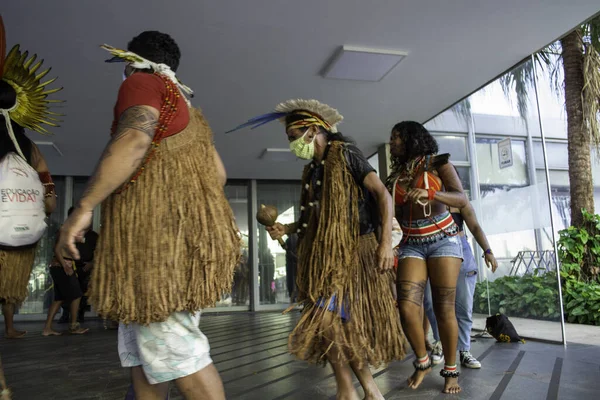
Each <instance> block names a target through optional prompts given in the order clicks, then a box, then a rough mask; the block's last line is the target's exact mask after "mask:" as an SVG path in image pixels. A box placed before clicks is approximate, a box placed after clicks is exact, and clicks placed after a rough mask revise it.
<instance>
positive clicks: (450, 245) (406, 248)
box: [398, 236, 463, 260]
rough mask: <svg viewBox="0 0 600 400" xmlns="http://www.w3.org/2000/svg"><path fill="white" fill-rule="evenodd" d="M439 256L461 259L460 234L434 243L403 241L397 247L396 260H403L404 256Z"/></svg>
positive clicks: (423, 257)
mask: <svg viewBox="0 0 600 400" xmlns="http://www.w3.org/2000/svg"><path fill="white" fill-rule="evenodd" d="M440 257H452V258H460V259H461V260H462V259H463V250H462V243H461V239H460V236H446V237H444V238H442V239H439V240H438V241H437V242H434V243H423V244H409V243H403V244H401V245H400V246H399V247H398V260H404V259H405V258H419V259H421V260H428V259H430V258H440Z"/></svg>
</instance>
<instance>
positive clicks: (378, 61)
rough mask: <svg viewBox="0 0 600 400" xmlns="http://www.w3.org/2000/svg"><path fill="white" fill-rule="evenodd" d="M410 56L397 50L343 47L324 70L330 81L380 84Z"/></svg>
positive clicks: (323, 73) (325, 76)
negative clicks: (344, 80) (340, 80)
mask: <svg viewBox="0 0 600 400" xmlns="http://www.w3.org/2000/svg"><path fill="white" fill-rule="evenodd" d="M407 55H408V54H407V53H406V52H403V51H396V50H379V49H369V48H364V47H352V46H342V47H340V49H339V50H338V51H337V52H336V53H335V55H334V56H333V58H332V59H331V61H330V62H329V63H328V64H327V66H325V68H324V69H323V72H322V75H323V77H324V78H328V79H347V80H354V81H368V82H379V81H381V80H382V79H383V78H385V76H386V75H387V74H389V73H390V71H391V70H392V69H394V68H395V67H396V65H398V63H400V61H402V60H403V59H404V58H405V57H406V56H407Z"/></svg>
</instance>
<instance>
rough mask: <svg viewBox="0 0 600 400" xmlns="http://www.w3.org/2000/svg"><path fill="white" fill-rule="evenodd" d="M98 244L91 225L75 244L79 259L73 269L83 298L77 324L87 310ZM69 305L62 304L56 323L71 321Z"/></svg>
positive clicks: (67, 303) (69, 212) (81, 321)
mask: <svg viewBox="0 0 600 400" xmlns="http://www.w3.org/2000/svg"><path fill="white" fill-rule="evenodd" d="M74 209H75V207H71V208H69V211H68V213H67V216H69V215H71V213H72V212H73V210H74ZM97 242H98V234H97V233H96V232H94V231H93V230H92V225H91V224H90V226H89V227H88V229H87V230H86V232H85V236H84V237H83V242H79V243H77V244H76V246H77V250H79V254H80V255H81V258H80V259H79V260H76V261H75V269H76V271H77V279H78V280H79V286H80V287H81V292H82V293H83V296H82V297H81V301H80V303H79V310H78V313H77V322H79V323H83V321H84V317H85V311H86V308H87V296H86V293H87V290H88V286H89V283H90V276H91V275H92V268H93V267H94V251H95V250H96V243H97ZM70 309H71V304H70V302H68V301H65V302H64V303H63V304H62V310H63V311H62V316H61V317H60V319H59V320H58V323H59V324H60V323H67V322H69V321H70V320H71V317H70V315H71V313H70Z"/></svg>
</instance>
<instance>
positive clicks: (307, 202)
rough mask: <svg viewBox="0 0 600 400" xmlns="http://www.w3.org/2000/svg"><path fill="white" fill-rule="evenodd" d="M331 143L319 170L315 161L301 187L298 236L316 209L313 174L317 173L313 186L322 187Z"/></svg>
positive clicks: (316, 201) (317, 203) (328, 143)
mask: <svg viewBox="0 0 600 400" xmlns="http://www.w3.org/2000/svg"><path fill="white" fill-rule="evenodd" d="M330 145H331V142H327V146H326V147H325V151H324V152H323V159H322V160H321V168H318V166H317V163H316V161H314V160H313V161H312V162H311V163H310V174H309V175H308V176H307V181H308V182H307V183H306V184H305V185H304V187H302V191H303V193H302V196H301V199H302V200H301V204H300V219H299V220H298V222H299V225H298V228H297V229H296V233H298V235H299V236H300V235H301V233H302V231H303V230H306V228H308V219H309V217H310V215H311V212H312V211H313V209H314V208H316V207H318V205H319V201H318V200H316V199H314V197H315V190H314V189H315V188H314V187H313V182H315V176H314V175H315V173H316V172H318V176H317V177H316V182H315V184H316V185H317V186H319V187H321V186H322V185H323V176H324V175H325V160H326V158H327V155H328V154H329V149H330Z"/></svg>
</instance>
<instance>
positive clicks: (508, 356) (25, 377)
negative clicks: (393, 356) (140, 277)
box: [0, 313, 600, 400]
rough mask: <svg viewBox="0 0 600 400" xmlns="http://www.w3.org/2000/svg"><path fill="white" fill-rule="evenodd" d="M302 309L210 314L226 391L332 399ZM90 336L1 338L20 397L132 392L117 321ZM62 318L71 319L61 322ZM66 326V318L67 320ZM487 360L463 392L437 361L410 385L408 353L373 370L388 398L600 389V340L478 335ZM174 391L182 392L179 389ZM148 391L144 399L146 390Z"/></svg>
mask: <svg viewBox="0 0 600 400" xmlns="http://www.w3.org/2000/svg"><path fill="white" fill-rule="evenodd" d="M295 318H296V315H281V314H279V313H268V314H267V313H265V314H250V313H242V314H233V315H207V316H205V317H203V321H202V323H201V328H202V330H203V331H204V332H205V333H206V334H207V336H208V337H209V339H210V341H211V345H212V356H213V359H214V361H215V364H216V366H217V368H218V369H219V371H220V373H221V376H222V378H223V381H224V382H225V389H226V392H227V398H228V399H248V400H254V399H257V400H258V399H260V400H269V399H290V400H296V399H310V400H319V399H332V398H335V381H334V379H333V376H332V371H331V369H330V368H329V367H326V368H320V367H315V366H309V365H307V364H305V363H303V362H300V361H296V360H294V358H293V357H291V356H290V355H288V354H287V351H286V343H287V334H288V332H289V331H290V329H291V328H292V326H293V324H294V322H295ZM87 325H88V326H89V327H91V332H90V334H89V335H87V336H69V335H65V336H61V337H52V338H44V337H42V336H41V335H40V333H41V326H42V325H41V324H40V323H22V324H20V327H25V328H26V329H28V330H30V333H29V334H28V336H27V337H26V338H25V339H21V340H12V341H9V340H6V339H4V338H2V339H1V340H0V354H1V355H2V360H3V363H4V366H5V370H6V371H5V372H6V375H7V380H8V382H9V385H11V386H12V388H13V390H14V392H15V396H14V398H15V400H21V399H23V400H37V399H40V400H42V399H44V400H50V399H55V400H59V399H60V400H66V399H77V400H78V399H105V400H112V399H115V400H116V399H118V400H121V399H124V397H125V393H126V391H127V387H128V384H129V380H128V375H127V372H126V371H125V370H123V369H122V368H121V367H120V365H119V361H118V357H117V353H116V331H105V330H103V329H102V324H101V323H99V322H91V323H88V324H87ZM63 326H64V325H63ZM65 328H66V327H65ZM472 352H473V354H474V355H475V356H476V357H478V358H479V359H480V360H481V361H482V364H483V368H482V369H481V370H466V369H463V370H462V376H461V379H460V381H461V384H462V386H463V393H462V394H461V395H460V396H448V395H442V394H441V393H440V390H441V387H442V378H441V377H440V376H439V374H438V370H439V367H438V368H436V369H434V371H433V373H432V374H430V375H429V376H428V377H427V378H426V379H425V382H424V384H423V385H422V386H421V388H419V389H418V390H416V391H413V390H411V389H408V388H407V386H406V383H405V382H406V378H407V377H408V376H409V375H410V374H411V373H412V366H411V361H412V358H408V359H407V360H405V361H402V362H396V363H394V364H392V365H390V366H389V367H388V368H385V369H380V370H376V371H374V373H375V376H376V381H377V384H378V385H379V387H380V388H381V391H382V392H383V393H384V395H385V397H386V399H404V398H412V399H453V398H461V399H494V400H497V399H503V400H504V399H506V400H518V399H526V400H537V399H577V400H580V399H600V347H598V346H591V345H581V344H572V345H569V347H568V348H567V349H566V350H565V349H564V348H563V347H562V346H558V345H549V344H544V343H537V342H532V341H530V342H527V343H526V344H496V343H495V342H494V340H493V339H477V341H475V342H473V347H472ZM171 399H172V400H174V399H181V397H180V396H179V395H178V394H177V390H176V389H175V388H174V387H173V388H172V389H171ZM142 400H143V399H142Z"/></svg>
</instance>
